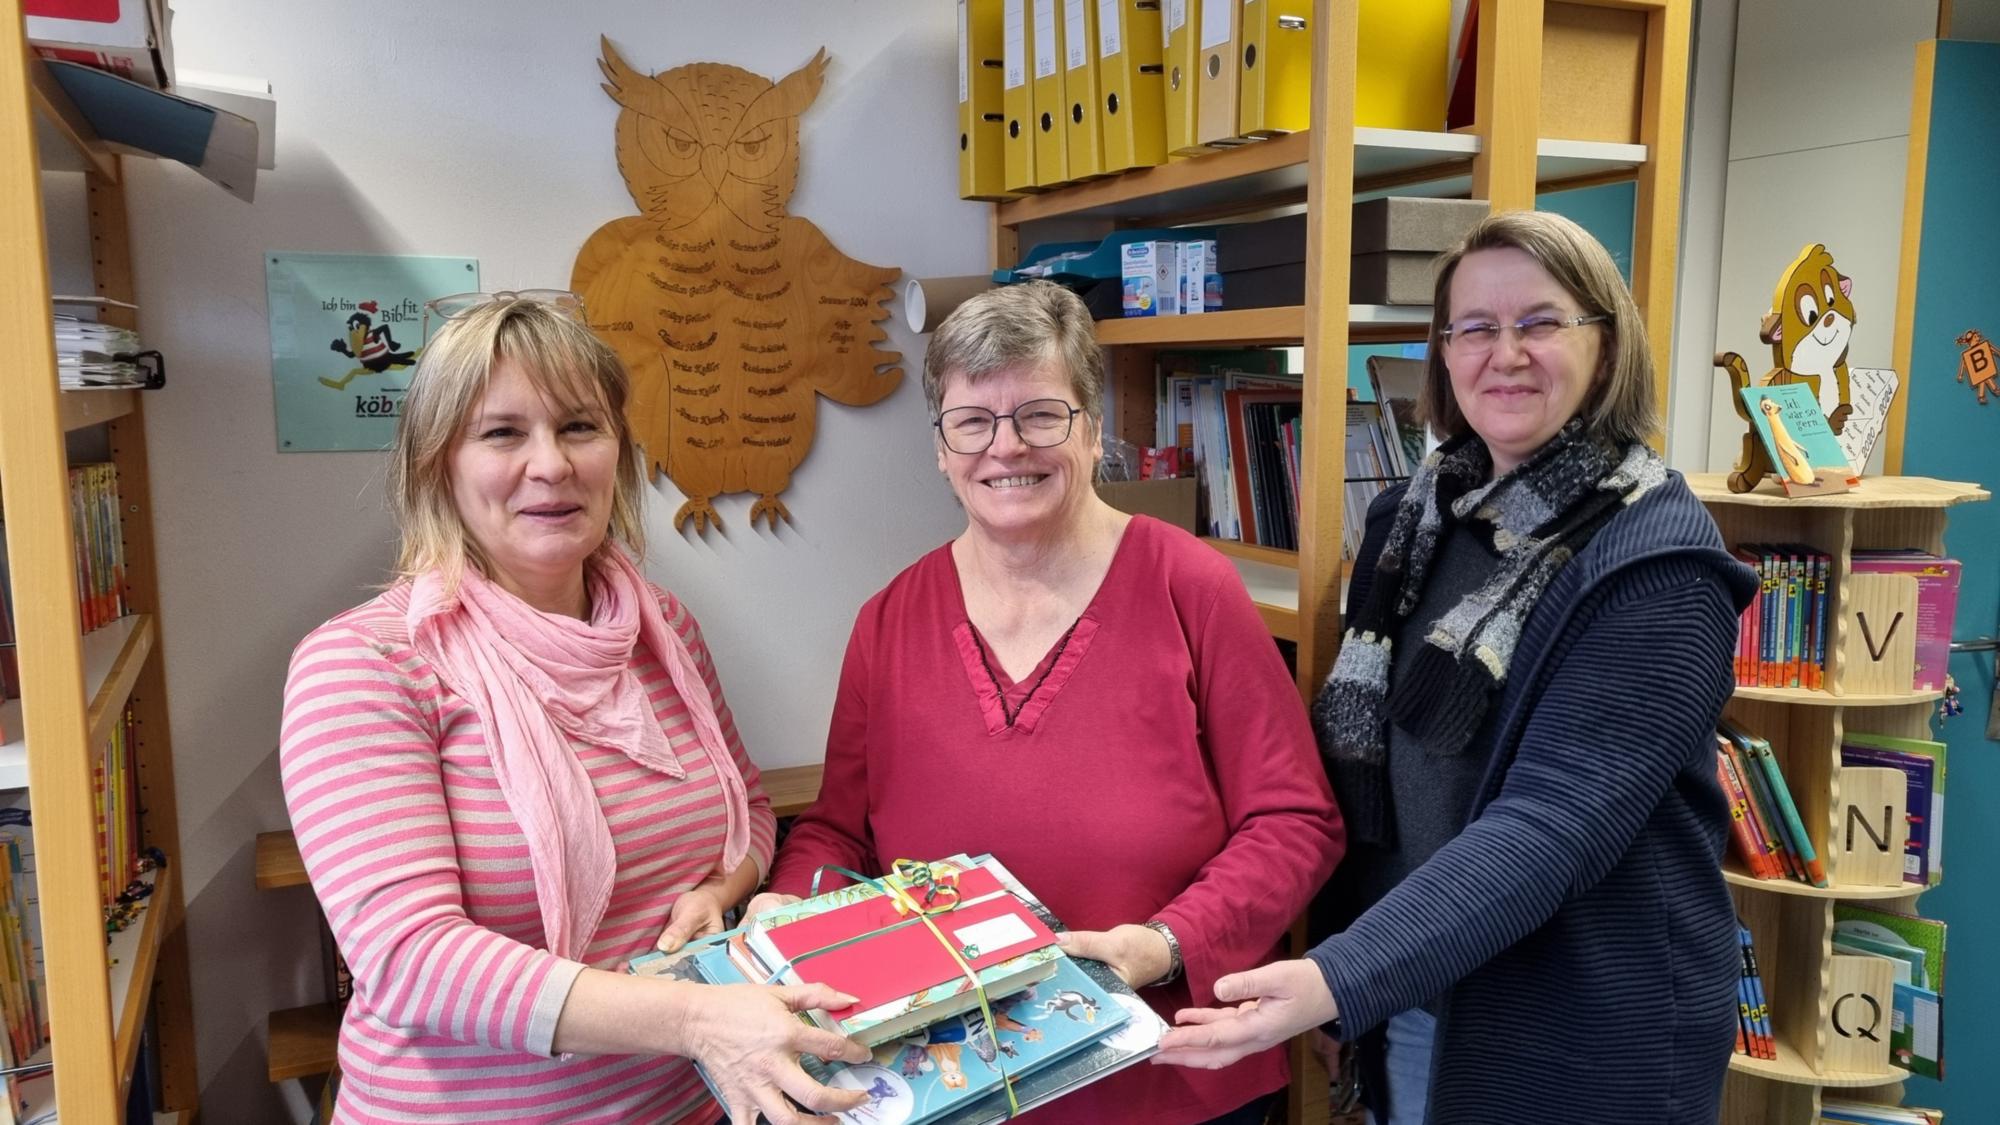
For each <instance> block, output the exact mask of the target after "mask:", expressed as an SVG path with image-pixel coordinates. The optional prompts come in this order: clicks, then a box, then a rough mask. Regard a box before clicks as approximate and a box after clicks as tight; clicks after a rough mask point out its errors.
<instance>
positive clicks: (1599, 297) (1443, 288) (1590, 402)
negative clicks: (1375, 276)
mask: <svg viewBox="0 0 2000 1125" xmlns="http://www.w3.org/2000/svg"><path fill="white" fill-rule="evenodd" d="M1506 247H1512V248H1513V249H1516V250H1519V251H1521V252H1522V253H1524V254H1526V255H1528V257H1530V258H1533V259H1534V260H1535V261H1536V262H1537V263H1539V264H1540V265H1541V267H1542V268H1543V269H1544V270H1547V271H1548V275H1549V276H1550V277H1552V278H1554V279H1555V282H1556V284H1557V285H1560V286H1562V287H1563V289H1564V290H1566V291H1567V292H1568V293H1569V295H1570V296H1571V297H1573V298H1575V299H1576V302H1577V303H1578V304H1579V305H1582V306H1583V313H1584V315H1585V316H1605V317H1609V318H1610V319H1609V320H1608V321H1606V322H1604V324H1603V325H1602V328H1603V329H1604V334H1605V340H1604V348H1603V352H1602V358H1601V360H1600V367H1599V370H1598V371H1597V372H1596V373H1595V375H1596V376H1599V377H1597V378H1595V379H1594V380H1593V382H1592V385H1591V388H1590V393H1588V394H1587V395H1585V396H1584V399H1583V405H1582V406H1581V407H1579V408H1578V411H1577V413H1578V414H1579V415H1581V416H1582V418H1583V420H1584V429H1585V430H1586V431H1587V432H1588V433H1590V434H1591V435H1592V436H1594V437H1597V438H1599V439H1601V440H1604V441H1609V442H1612V443H1614V444H1616V445H1620V446H1624V445H1629V444H1631V443H1633V442H1638V441H1645V440H1647V439H1648V438H1650V437H1652V436H1653V435H1654V434H1656V433H1658V432H1659V429H1660V414H1659V407H1658V406H1657V405H1656V404H1655V403H1654V401H1653V380H1654V378H1655V375H1654V373H1653V353H1652V352H1651V351H1650V350H1649V349H1648V348H1647V346H1646V325H1645V322H1644V321H1642V320H1641V319H1640V318H1639V306H1638V305H1637V304H1636V303H1634V302H1633V300H1632V291H1631V290H1630V289H1629V288H1627V287H1626V285H1625V279H1624V277H1622V276H1621V275H1620V274H1619V273H1618V265H1617V263H1615V262H1613V261H1612V260H1611V253H1610V251H1608V250H1606V249H1605V248H1604V245H1603V244H1602V243H1600V242H1598V241H1597V239H1595V238H1592V237H1591V235H1590V232H1589V231H1586V230H1584V229H1583V228H1582V227H1580V226H1578V225H1576V223H1574V222H1572V221H1570V220H1569V219H1566V218H1564V217H1562V216H1561V215H1557V214H1554V213H1552V212H1549V211H1502V212H1500V213H1499V214H1496V215H1488V216H1487V217H1486V218H1484V219H1481V220H1480V221H1479V225H1477V226H1475V227H1473V228H1472V230H1471V231H1470V232H1469V233H1467V234H1466V236H1465V239H1464V241H1462V242H1460V243H1459V244H1458V245H1457V246H1454V247H1453V248H1451V249H1450V250H1447V251H1445V253H1444V254H1443V256H1441V257H1439V258H1438V261H1437V291H1436V295H1435V297H1434V298H1433V300H1432V303H1431V338H1430V348H1429V349H1428V350H1429V357H1428V358H1427V359H1426V360H1425V361H1424V386H1423V391H1422V392H1421V394H1420V395H1419V397H1418V402H1417V409H1418V412H1419V413H1420V414H1422V415H1423V417H1424V419H1425V420H1426V421H1428V422H1429V423H1430V426H1431V428H1432V429H1433V430H1435V431H1437V435H1438V437H1439V438H1447V439H1448V438H1454V437H1458V436H1460V435H1462V434H1464V433H1466V432H1468V431H1469V430H1470V429H1471V426H1470V425H1469V424H1468V423H1467V422H1466V420H1465V414H1464V413H1463V412H1462V411H1460V410H1459V408H1458V399H1457V398H1456V397H1455V396H1454V395H1453V394H1452V392H1451V372H1450V371H1449V370H1448V369H1447V368H1446V367H1445V362H1444V347H1443V340H1444V329H1445V326H1446V325H1448V324H1450V323H1451V315H1452V313H1451V279H1452V277H1453V276H1454V275H1456V274H1457V272H1458V264H1459V263H1460V262H1461V261H1463V260H1464V259H1465V256H1466V255H1467V254H1472V253H1476V252H1478V251H1480V250H1498V249H1502V248H1506Z"/></svg>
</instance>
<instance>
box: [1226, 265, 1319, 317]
mask: <svg viewBox="0 0 2000 1125" xmlns="http://www.w3.org/2000/svg"><path fill="white" fill-rule="evenodd" d="M1221 283H1222V292H1221V293H1220V294H1218V296H1220V297H1221V298H1222V299H1223V301H1224V302H1225V303H1226V304H1227V306H1228V307H1229V308H1232V309H1271V308H1281V307H1284V306H1287V305H1303V304H1305V302H1306V264H1305V263H1304V262H1291V263H1287V264H1285V265H1277V266H1264V267H1262V268H1260V269H1254V270H1232V271H1229V272H1227V273H1224V274H1223V275H1222V277H1221Z"/></svg>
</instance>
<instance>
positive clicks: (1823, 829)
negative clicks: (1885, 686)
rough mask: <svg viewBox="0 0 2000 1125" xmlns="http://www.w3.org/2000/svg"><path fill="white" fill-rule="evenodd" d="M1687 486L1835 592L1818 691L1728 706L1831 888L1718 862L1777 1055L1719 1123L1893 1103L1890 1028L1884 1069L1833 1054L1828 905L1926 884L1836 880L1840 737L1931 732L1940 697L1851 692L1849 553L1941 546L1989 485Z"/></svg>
mask: <svg viewBox="0 0 2000 1125" xmlns="http://www.w3.org/2000/svg"><path fill="white" fill-rule="evenodd" d="M1688 483H1689V485H1690V486H1691V487H1692V488H1693V489H1694V491H1695V494H1696V495H1697V496H1699V497H1700V498H1701V500H1702V502H1703V503H1705V504H1706V505H1708V509H1709V511H1710V513H1711V514H1712V515H1714V516H1715V522H1716V525H1717V526H1718V527H1720V528H1721V529H1722V534H1723V538H1724V539H1725V540H1727V541H1728V542H1729V543H1730V544H1732V545H1734V544H1738V543H1751V542H1793V543H1806V544H1810V545H1811V546H1812V547H1813V548H1814V549H1815V550H1818V551H1822V552H1824V553H1826V554H1827V555H1829V556H1830V557H1832V559H1833V560H1834V565H1833V571H1832V573H1831V575H1830V576H1829V578H1828V582H1827V587H1828V592H1829V595H1830V597H1831V599H1832V601H1831V604H1830V607H1829V613H1828V616H1827V621H1828V625H1829V629H1828V637H1827V647H1826V653H1827V663H1826V680H1827V684H1826V690H1824V691H1804V690H1800V689H1797V688H1751V687H1739V688H1737V689H1736V692H1735V695H1734V697H1733V698H1732V699H1731V700H1730V703H1729V706H1728V710H1727V713H1728V715H1729V716H1730V718H1731V719H1732V720H1733V721H1735V722H1736V723H1737V724H1738V725H1740V726H1742V727H1744V728H1745V729H1747V730H1750V731H1754V732H1756V733H1758V734H1759V735H1761V736H1762V737H1764V738H1766V739H1768V740H1769V741H1770V742H1771V744H1772V748H1773V750H1774V751H1775V752H1776V753H1777V754H1778V756H1779V759H1780V761H1781V762H1782V764H1783V767H1784V772H1785V779H1786V782H1787V783H1788V785H1789V787H1790V789H1791V791H1792V796H1793V798H1794V799H1795V800H1796V801H1797V803H1798V806H1799V812H1800V816H1801V819H1802V820H1803V821H1804V823H1805V826H1806V832H1807V835H1808V836H1809V837H1810V839H1811V840H1812V842H1813V846H1814V848H1815V849H1816V850H1817V851H1818V852H1819V853H1820V855H1821V856H1822V857H1823V858H1824V859H1825V860H1826V862H1827V876H1828V879H1829V881H1830V882H1831V883H1832V886H1830V887H1811V886H1807V885H1805V884H1802V883H1798V882H1794V881H1791V880H1784V879H1757V878H1753V877H1752V876H1750V875H1749V874H1748V873H1746V872H1744V871H1743V870H1741V869H1740V868H1738V867H1735V866H1733V863H1732V865H1731V866H1728V867H1725V868H1724V870H1723V879H1724V880H1725V881H1726V882H1727V883H1728V884H1729V889H1730V895H1731V897H1733V898H1734V899H1735V901H1736V910H1737V914H1738V915H1739V916H1740V917H1742V918H1743V920H1744V921H1745V922H1746V923H1747V924H1748V925H1749V926H1750V929H1751V933H1752V936H1753V939H1754V940H1755V943H1756V949H1757V961H1758V965H1759V967H1760V969H1761V971H1762V972H1763V975H1764V983H1765V994H1766V996H1767V998H1768V999H1769V1002H1770V1005H1771V1020H1772V1026H1773V1030H1774V1031H1775V1033H1776V1036H1777V1046H1778V1057H1777V1058H1776V1059H1751V1058H1747V1057H1744V1056H1741V1055H1738V1056H1734V1057H1732V1058H1731V1059H1730V1063H1729V1070H1730V1073H1729V1078H1728V1082H1727V1084H1726V1086H1725V1087H1724V1101H1723V1114H1722V1120H1723V1121H1724V1122H1725V1123H1728V1125H1753V1123H1754V1125H1811V1123H1812V1122H1814V1121H1816V1120H1817V1119H1818V1117H1819V1108H1820V1091H1821V1090H1822V1089H1833V1088H1841V1089H1864V1090H1874V1091H1876V1092H1877V1093H1878V1094H1880V1095H1881V1097H1882V1099H1883V1100H1886V1101H1890V1102H1895V1101H1899V1100H1900V1098H1899V1097H1898V1096H1897V1093H1898V1092H1897V1090H1896V1089H1894V1088H1893V1087H1895V1084H1897V1083H1899V1082H1900V1081H1901V1080H1902V1079H1903V1078H1904V1077H1906V1075H1905V1072H1904V1071H1903V1070H1901V1069H1900V1068H1898V1067H1896V1066H1893V1065H1891V1063H1890V1061H1889V1056H1888V1046H1887V1036H1886V1035H1884V1036H1883V1039H1882V1044H1881V1065H1880V1066H1877V1067H1864V1068H1861V1069H1854V1068H1852V1067H1842V1066H1839V1065H1837V1064H1836V1062H1835V1061H1834V1060H1835V1055H1834V1050H1835V1044H1834V1043H1833V1037H1834V1036H1835V1034H1836V1033H1835V1032H1834V1031H1832V1030H1830V1029H1831V1026H1832V1024H1831V1020H1830V1015H1831V1011H1832V1006H1833V1004H1834V1002H1835V1000H1836V999H1837V997H1835V996H1833V995H1831V993H1832V991H1833V989H1834V969H1833V965H1834V962H1833V958H1834V952H1833V922H1834V919H1833V908H1834V904H1835V903H1836V902H1840V901H1855V902H1859V901H1872V902H1879V903H1884V904H1887V905H1888V906H1889V907H1890V909H1895V910H1905V911H1914V910H1915V909H1916V898H1917V896H1918V895H1919V894H1921V893H1922V892H1923V890H1924V889H1925V888H1923V887H1920V886H1916V885H1914V884H1908V883H1899V884H1893V885H1887V886H1876V885H1863V884H1860V883H1857V882H1847V883H1843V882H1842V872H1841V852H1840V849H1839V848H1838V847H1836V846H1833V845H1834V843H1835V841H1836V840H1837V839H1838V838H1839V826H1840V825H1841V824H1842V823H1843V820H1844V817H1845V813H1846V810H1845V806H1844V804H1843V800H1842V793H1841V767H1840V745H1841V740H1842V737H1843V734H1844V732H1846V731H1847V730H1868V731H1873V732H1876V733H1880V734H1890V735H1898V736H1902V737H1908V738H1929V737H1931V730H1930V716H1931V713H1932V711H1933V710H1934V709H1935V707H1936V702H1937V699H1938V697H1939V694H1940V693H1938V692H1935V691H1906V692H1880V691H1875V692H1865V693H1862V692H1849V691H1848V690H1846V685H1847V683H1848V680H1849V676H1850V674H1851V671H1850V666H1851V665H1853V664H1854V662H1855V655H1854V654H1855V652H1856V646H1858V645H1860V644H1861V643H1862V642H1861V639H1860V638H1858V637H1851V636H1849V633H1848V628H1847V616H1848V599H1849V591H1848V588H1847V586H1848V578H1849V565H1850V561H1851V559H1852V556H1853V552H1854V551H1855V550H1857V549H1860V548H1867V547H1916V548H1920V549H1923V550H1928V551H1933V552H1936V553H1939V554H1942V553H1943V550H1944V527H1945V514H1946V510H1947V509H1949V508H1951V507H1953V506H1955V505H1958V504H1965V503H1972V502H1975V501H1981V500H1985V499H1988V498H1989V494H1988V492H1987V491H1986V490H1985V489H1983V488H1981V487H1979V486H1978V485H1972V484H1960V483H1957V482H1954V481H1936V480H1925V479H1919V478H1910V477H1880V478H1867V479H1864V480H1863V481H1862V483H1861V485H1860V487H1859V488H1858V489H1856V490H1855V491H1853V492H1850V493H1846V494H1844V495H1839V496H1827V497H1813V498H1810V499H1803V500H1792V499H1788V498H1786V497H1785V496H1784V495H1783V493H1781V492H1779V491H1777V490H1776V488H1775V486H1774V485H1771V484H1770V483H1769V482H1767V484H1766V487H1765V488H1763V489H1760V490H1758V491H1754V492H1750V493H1743V494H1738V493H1732V492H1730V491H1729V489H1728V485H1727V483H1726V477H1725V476H1724V475H1723V474H1720V473H1707V474H1694V475H1691V476H1690V477H1689V478H1688Z"/></svg>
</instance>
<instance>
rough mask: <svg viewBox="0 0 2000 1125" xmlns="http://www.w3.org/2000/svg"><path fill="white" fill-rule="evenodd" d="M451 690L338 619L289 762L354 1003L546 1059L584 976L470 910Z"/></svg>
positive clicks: (289, 705) (314, 871) (321, 632)
mask: <svg viewBox="0 0 2000 1125" xmlns="http://www.w3.org/2000/svg"><path fill="white" fill-rule="evenodd" d="M436 694H437V687H436V681H435V679H434V678H433V677H432V676H431V674H430V673H429V672H428V671H427V670H426V669H424V667H423V665H422V661H421V660H420V659H419V658H418V657H417V655H416V654H415V652H414V651H413V650H411V649H409V648H407V647H400V646H392V645H389V644H385V643H382V642H379V641H376V640H374V639H373V638H371V637H369V636H368V635H367V634H365V633H364V632H362V631H360V630H358V629H356V628H353V627H351V626H347V625H341V624H336V623H330V624H328V625H326V626H322V627H321V628H320V629H318V630H316V631H314V632H313V633H312V634H311V635H310V636H308V637H307V638H306V639H305V640H304V641H303V642H301V643H300V645H299V647H298V649H297V650H296V651H295V652H294V653H293V654H292V663H291V671H290V674H289V676H288V677H287V679H286V682H285V710H284V718H283V729H282V732H281V735H280V744H279V759H278V761H279V768H280V770H281V772H282V774H283V778H284V789H285V804H286V806H287V807H288V808H289V809H290V811H291V817H292V825H293V828H294V829H295V830H296V832H297V835H298V841H299V851H300V853H301V854H302V855H303V856H304V858H305V866H306V873H307V875H308V876H309V877H310V879H311V881H312V886H313V891H314V892H315V893H316V894H317V895H318V896H319V900H320V905H321V906H322V907H323V908H324V910H325V911H326V917H327V921H328V922H329V923H330V924H331V926H332V927H333V934H334V939H335V941H336V942H338V943H339V946H340V950H341V952H342V953H343V954H344V955H345V956H346V958H347V962H348V964H349V966H350V967H351V968H352V969H353V972H354V1003H357V1004H362V1005H365V1006H366V1009H367V1011H368V1012H370V1013H372V1014H373V1015H374V1016H375V1017H376V1018H378V1019H380V1020H382V1021H384V1022H386V1023H388V1024H390V1025H392V1026H394V1027H397V1028H401V1029H405V1030H408V1031H410V1032H413V1033H416V1034H420V1035H434V1036H440V1037H443V1038H446V1039H450V1040H455V1041H458V1042H463V1043H472V1044H478V1045H481V1046H485V1047H489V1048H493V1049H496V1050H505V1051H520V1052H529V1053H532V1054H537V1055H547V1054H549V1053H550V1045H551V1043H552V1042H553V1039H554V1036H555V1025H556V1017H557V1016H558V1015H559V1014H560V1013H561V1011H562V1006H563V1002H564V1001H565V999H567V997H568V995H569V989H570V986H571V984H572V983H574V981H575V979H576V975H577V974H578V973H579V972H581V971H582V969H583V966H582V965H581V964H580V963H578V962H575V961H565V960H562V959H560V958H558V957H556V956H555V955H554V954H552V953H549V952H548V951H547V950H542V949H536V948H534V947H532V946H529V945H524V944H522V943H520V942H518V941H514V940H512V939H510V938H507V937H503V936H502V935H500V934H497V933H494V932H493V931H491V930H489V929H486V928H485V927H483V926H480V925H477V924H475V923H474V922H473V921H472V920H471V919H469V918H468V917H467V916H466V913H465V908H464V896H463V888H462V884H461V878H460V870H459V866H458V850H457V846H456V843H455V841H454V839H453V835H452V826H451V821H450V817H449V815H448V813H447V796H446V792H445V787H444V780H443V776H442V773H441V770H440V765H439V747H438V732H437V722H436V716H435V714H434V713H433V712H432V711H431V710H430V709H428V708H427V707H426V706H425V704H426V702H431V703H434V702H435V699H436Z"/></svg>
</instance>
